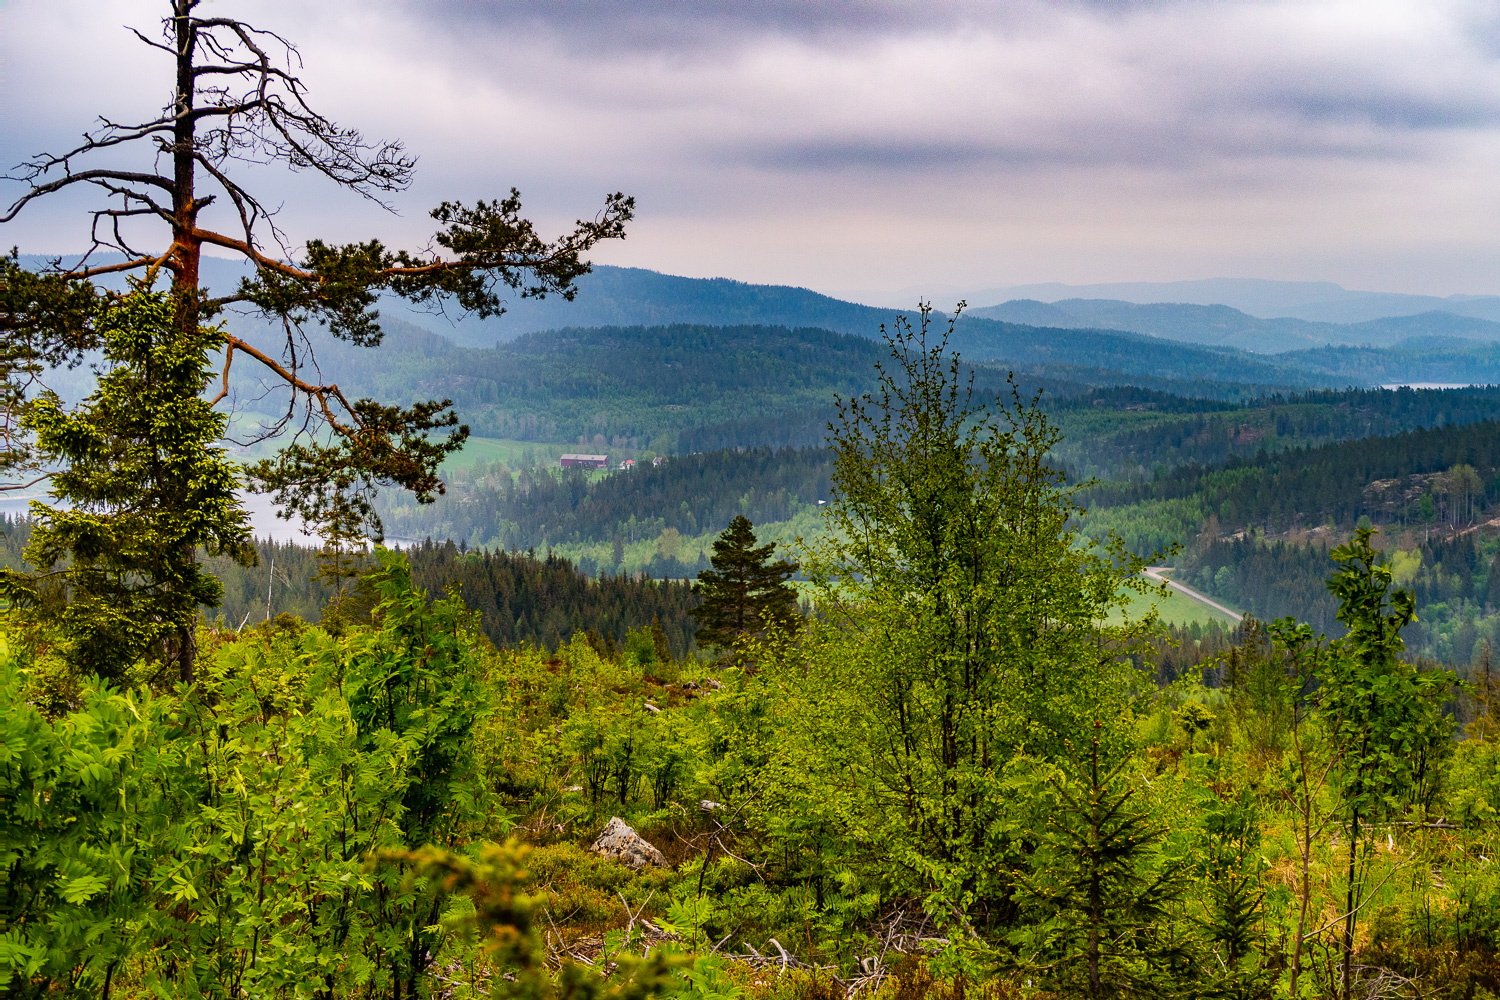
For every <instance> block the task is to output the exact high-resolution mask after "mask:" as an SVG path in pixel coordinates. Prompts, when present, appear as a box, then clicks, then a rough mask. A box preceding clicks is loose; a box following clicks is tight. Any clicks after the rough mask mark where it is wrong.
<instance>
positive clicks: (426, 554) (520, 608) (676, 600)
mask: <svg viewBox="0 0 1500 1000" xmlns="http://www.w3.org/2000/svg"><path fill="white" fill-rule="evenodd" d="M409 555H410V558H411V565H412V580H413V581H414V582H415V583H416V584H417V585H418V586H421V587H424V588H426V590H427V593H428V596H429V597H433V596H440V595H441V594H442V593H443V592H444V591H445V590H446V589H447V588H448V587H449V586H456V587H457V588H458V593H459V595H460V596H462V597H463V600H464V603H465V604H466V605H468V607H469V610H471V611H473V612H474V613H475V614H476V615H477V616H478V618H479V623H480V626H481V628H482V629H483V630H484V634H485V635H486V636H488V637H489V639H490V641H491V642H493V643H495V645H497V646H501V647H516V646H521V645H525V644H532V645H536V646H540V647H542V648H544V649H549V650H552V649H556V648H557V647H558V645H559V644H561V643H564V642H566V641H568V639H570V638H571V637H572V636H574V635H576V634H578V633H580V632H582V633H590V632H592V633H594V635H595V637H596V638H598V639H600V640H602V641H603V642H604V643H605V644H606V645H610V646H611V648H612V644H615V643H623V642H624V641H625V637H626V633H627V632H628V631H629V630H630V629H633V628H643V627H646V626H649V625H651V624H652V623H653V622H656V623H657V624H658V625H659V627H660V628H661V631H662V633H663V634H664V635H665V636H666V639H667V647H668V648H669V649H670V650H671V653H672V655H673V656H675V657H683V656H686V655H688V654H689V653H690V652H692V650H693V649H694V645H693V632H694V630H695V629H696V628H697V624H696V623H695V622H694V620H693V619H692V618H691V617H690V616H689V612H691V611H692V609H693V608H695V607H697V606H698V595H697V594H695V593H694V592H693V588H692V585H691V583H690V582H688V581H673V580H663V581H654V580H649V579H642V580H634V579H631V578H629V577H624V576H603V577H600V578H599V579H597V580H593V579H589V578H588V577H585V576H584V575H583V574H581V573H580V572H578V570H577V568H575V567H574V566H573V564H572V563H570V562H569V561H568V560H566V559H563V558H560V557H558V556H554V555H548V556H547V557H546V558H545V559H536V558H532V557H530V556H526V555H511V554H509V553H505V552H464V551H462V550H461V549H460V548H459V547H458V546H456V545H454V544H453V543H452V542H447V543H445V544H442V545H436V544H433V543H432V542H428V543H426V544H423V545H421V546H418V547H416V548H413V549H411V550H410V552H409Z"/></svg>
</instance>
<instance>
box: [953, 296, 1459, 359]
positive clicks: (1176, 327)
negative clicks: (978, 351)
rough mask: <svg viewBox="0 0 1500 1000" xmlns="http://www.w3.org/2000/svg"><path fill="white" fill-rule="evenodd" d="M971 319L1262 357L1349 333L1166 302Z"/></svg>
mask: <svg viewBox="0 0 1500 1000" xmlns="http://www.w3.org/2000/svg"><path fill="white" fill-rule="evenodd" d="M971 315H973V316H976V317H981V318H988V319H998V320H1006V321H1009V322H1012V323H1029V324H1032V325H1044V326H1079V325H1086V326H1090V327H1101V328H1106V329H1111V330H1128V331H1130V332H1133V333H1144V334H1148V335H1150V336H1153V337H1162V338H1165V339H1167V340H1179V341H1185V342H1188V343H1195V344H1212V345H1217V346H1222V347H1236V348H1239V349H1241V350H1246V351H1252V352H1255V353H1258V354H1276V353H1279V352H1282V351H1293V350H1300V349H1303V348H1308V347H1318V346H1322V345H1324V344H1328V343H1345V342H1347V337H1348V329H1349V328H1348V327H1345V326H1341V325H1338V324H1333V323H1309V322H1308V321H1306V320H1300V319H1260V318H1259V317H1256V316H1251V315H1248V314H1246V313H1243V312H1241V311H1239V310H1238V309H1233V308H1231V307H1229V306H1225V305H1195V304H1189V303H1166V302H1156V303H1149V304H1145V305H1142V304H1138V303H1134V302H1124V301H1121V300H1118V299H1063V300H1061V301H1059V302H1050V303H1049V302H1038V301H1036V300H1035V299H1016V300H1013V301H1010V302H1004V303H1001V304H1000V305H998V306H988V307H986V308H984V309H975V310H973V312H972V313H971ZM1468 322H1475V321H1472V320H1470V321H1468Z"/></svg>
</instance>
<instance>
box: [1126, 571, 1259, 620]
mask: <svg viewBox="0 0 1500 1000" xmlns="http://www.w3.org/2000/svg"><path fill="white" fill-rule="evenodd" d="M1171 568H1172V567H1170V566H1147V567H1146V569H1145V573H1146V575H1147V576H1149V577H1150V578H1151V579H1153V580H1155V581H1156V582H1157V583H1165V584H1166V585H1167V586H1168V587H1171V588H1172V589H1173V590H1177V591H1181V592H1182V593H1183V594H1186V595H1187V596H1188V597H1191V598H1192V599H1193V600H1195V601H1197V602H1199V603H1200V604H1207V605H1208V606H1209V607H1211V608H1213V609H1214V610H1215V611H1222V612H1224V613H1225V614H1226V615H1228V616H1229V617H1231V618H1233V619H1234V620H1235V621H1242V620H1243V619H1244V617H1245V616H1244V615H1242V614H1240V613H1239V612H1238V611H1235V610H1234V609H1232V608H1226V607H1225V606H1224V605H1222V604H1220V603H1219V602H1218V601H1216V600H1214V599H1213V598H1212V597H1207V596H1205V595H1203V594H1200V593H1198V592H1197V591H1196V590H1194V589H1193V588H1192V587H1187V586H1184V585H1182V584H1180V583H1178V582H1177V581H1176V580H1169V579H1167V578H1166V577H1165V576H1163V575H1162V574H1163V573H1166V572H1168V571H1169V570H1171Z"/></svg>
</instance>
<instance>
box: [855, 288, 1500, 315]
mask: <svg viewBox="0 0 1500 1000" xmlns="http://www.w3.org/2000/svg"><path fill="white" fill-rule="evenodd" d="M850 294H851V297H854V298H857V299H859V300H860V301H864V302H878V303H886V304H892V305H894V304H898V303H900V302H904V301H905V300H907V299H911V298H914V297H916V296H917V295H920V294H926V295H928V296H930V297H935V296H934V293H933V292H930V291H923V290H921V289H917V288H908V289H903V290H901V291H897V292H894V293H889V292H864V293H850ZM941 294H942V296H943V298H944V300H947V299H949V298H954V297H956V296H957V295H958V294H960V293H958V292H957V291H956V290H954V289H944V290H942V293H941ZM961 294H962V296H963V297H964V298H965V299H967V300H968V302H969V304H970V306H973V307H978V308H986V307H989V306H991V305H998V304H1002V303H1005V302H1008V301H1011V300H1015V299H1033V300H1036V301H1038V302H1044V303H1055V302H1060V301H1062V300H1064V299H1114V300H1118V301H1121V302H1129V303H1135V304H1136V305H1150V304H1153V303H1182V304H1185V305H1199V306H1211V305H1225V306H1230V307H1231V308H1234V309H1238V310H1240V311H1241V312H1244V313H1248V314H1249V315H1251V316H1256V317H1259V318H1261V319H1278V318H1289V319H1303V320H1310V321H1313V322H1320V323H1361V322H1364V321H1366V320H1372V319H1382V318H1385V317H1388V316H1414V315H1417V314H1418V313H1425V312H1432V311H1441V312H1449V313H1453V314H1454V315H1456V316H1472V317H1475V318H1478V319H1488V320H1495V321H1500V296H1495V295H1450V296H1447V297H1446V298H1444V297H1439V296H1436V295H1406V294H1402V293H1399V292H1362V291H1351V290H1349V289H1346V288H1344V287H1342V286H1340V285H1336V284H1334V283H1333V282H1331V281H1270V280H1266V279H1261V278H1205V279H1202V280H1198V281H1126V282H1114V283H1108V284H1094V285H1065V284H1062V283H1060V282H1055V281H1054V282H1046V283H1044V284H1038V285H1012V286H1009V287H1000V288H988V289H981V290H979V291H971V292H964V293H961Z"/></svg>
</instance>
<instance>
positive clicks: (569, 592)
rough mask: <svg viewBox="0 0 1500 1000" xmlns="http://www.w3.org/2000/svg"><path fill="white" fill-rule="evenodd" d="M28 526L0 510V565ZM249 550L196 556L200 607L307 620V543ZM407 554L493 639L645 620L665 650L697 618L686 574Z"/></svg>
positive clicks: (325, 597) (312, 597)
mask: <svg viewBox="0 0 1500 1000" xmlns="http://www.w3.org/2000/svg"><path fill="white" fill-rule="evenodd" d="M30 535H31V523H30V521H28V520H27V519H26V518H25V517H15V518H9V517H5V516H3V515H0V566H5V567H8V568H15V569H19V568H22V566H23V565H24V563H23V560H22V558H21V550H22V549H23V548H24V547H25V545H26V540H27V539H28V538H29V537H30ZM256 551H257V553H258V554H259V557H260V558H259V562H258V564H257V565H255V566H249V567H246V566H241V565H239V564H238V563H236V562H234V561H233V560H231V559H226V558H219V557H207V558H206V560H205V561H206V564H207V566H208V569H209V571H210V572H212V573H213V574H214V576H216V577H218V578H219V580H220V581H221V582H222V583H223V584H224V603H223V605H222V607H220V608H218V609H204V610H205V614H207V615H209V616H210V617H212V618H213V619H215V620H217V621H219V622H220V623H221V625H222V626H223V627H226V628H229V629H237V628H240V627H241V626H244V627H247V628H248V627H252V626H255V625H258V624H260V623H261V622H263V621H266V620H267V619H268V618H275V617H276V616H278V615H283V614H290V615H294V616H296V617H298V618H301V619H302V620H303V621H308V622H318V621H320V620H322V618H323V615H324V611H325V610H326V608H327V607H328V602H329V599H330V598H331V597H333V595H334V590H333V588H332V587H331V586H329V585H328V584H325V583H324V582H322V581H321V580H318V579H317V578H316V574H317V568H318V560H317V555H318V554H317V550H316V549H311V548H304V547H303V546H300V545H293V544H289V543H288V544H281V543H274V542H267V541H263V540H262V541H258V542H257V543H256ZM408 557H409V559H410V561H411V568H412V579H413V581H414V582H415V583H416V584H417V585H418V586H420V587H422V588H424V589H425V590H426V591H427V596H428V598H429V599H436V598H439V597H442V596H443V595H444V594H445V593H446V592H447V590H448V588H449V587H450V586H457V587H458V590H459V593H460V594H461V595H462V597H463V599H464V603H465V604H467V605H468V607H469V609H470V610H471V611H473V612H474V613H475V614H476V615H477V617H478V621H479V623H480V626H481V627H482V629H483V631H484V634H485V635H486V636H488V637H489V639H490V641H491V642H493V643H495V644H496V645H497V646H500V647H518V646H523V645H533V646H539V647H541V648H544V649H548V650H555V649H556V648H557V647H558V645H559V644H560V643H563V642H566V641H567V640H568V639H570V638H571V637H572V636H573V635H574V634H575V633H579V632H582V633H585V634H587V633H589V632H592V633H594V635H595V637H596V638H597V639H598V640H599V641H601V642H603V643H605V644H606V645H612V644H617V643H623V642H624V641H625V638H626V634H627V633H628V632H629V631H630V630H631V629H639V628H646V627H649V626H650V625H651V624H652V622H653V621H655V622H657V623H658V624H659V625H660V627H661V630H662V632H663V634H664V635H665V636H666V640H667V645H668V648H669V649H670V650H671V651H672V655H674V656H679V657H680V656H686V655H688V654H689V653H691V652H692V650H693V649H694V645H693V631H694V630H695V629H696V627H697V626H696V623H695V622H694V621H693V619H692V618H691V617H690V616H689V614H688V613H689V612H690V611H691V610H692V609H693V608H695V607H697V605H698V598H697V595H696V594H694V593H693V590H692V587H691V585H690V584H689V583H685V582H682V581H677V582H672V581H667V582H658V581H655V580H650V579H641V580H636V579H632V578H630V577H625V576H618V577H615V576H605V577H603V578H601V579H598V580H592V579H589V578H588V577H585V576H584V575H583V574H582V573H580V572H579V571H578V569H577V568H576V567H574V566H573V564H572V563H570V562H569V561H568V560H566V559H563V558H560V557H557V556H548V557H547V558H545V559H537V558H534V557H532V556H530V555H525V554H514V555H513V554H508V553H504V552H494V553H478V552H471V551H467V550H466V548H464V547H460V546H456V545H454V544H453V543H452V542H447V543H444V544H435V543H433V542H430V541H429V542H427V543H426V544H424V545H419V546H415V547H413V548H411V549H410V550H409V551H408ZM372 565H373V564H372ZM349 586H350V587H354V586H356V585H355V584H350V585H349ZM351 593H352V591H351Z"/></svg>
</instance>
